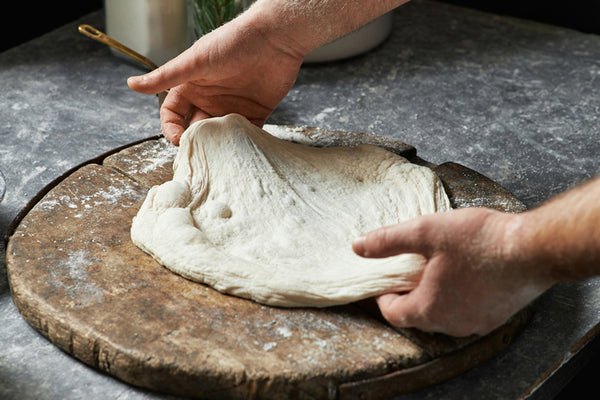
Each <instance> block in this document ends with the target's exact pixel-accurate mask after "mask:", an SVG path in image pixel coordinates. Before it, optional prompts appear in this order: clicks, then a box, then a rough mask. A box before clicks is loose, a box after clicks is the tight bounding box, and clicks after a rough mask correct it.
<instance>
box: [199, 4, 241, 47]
mask: <svg viewBox="0 0 600 400" xmlns="http://www.w3.org/2000/svg"><path fill="white" fill-rule="evenodd" d="M242 3H243V2H240V1H236V0H190V8H191V9H190V12H191V19H192V23H193V27H194V34H195V35H196V39H197V38H199V37H200V36H202V35H205V34H207V33H209V32H210V31H212V30H214V29H216V28H218V27H219V26H221V25H223V24H225V23H226V22H228V21H230V20H232V19H233V18H235V17H236V16H237V15H238V14H239V13H240V12H242V11H243V5H242Z"/></svg>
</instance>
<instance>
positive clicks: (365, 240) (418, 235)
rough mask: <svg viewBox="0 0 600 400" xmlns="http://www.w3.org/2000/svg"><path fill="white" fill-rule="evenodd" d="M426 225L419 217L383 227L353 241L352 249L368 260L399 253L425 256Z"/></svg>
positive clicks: (426, 245)
mask: <svg viewBox="0 0 600 400" xmlns="http://www.w3.org/2000/svg"><path fill="white" fill-rule="evenodd" d="M427 234H428V232H427V225H426V219H425V218H424V217H419V218H416V219H413V220H410V221H408V222H404V223H401V224H397V225H390V226H385V227H383V228H379V229H376V230H374V231H371V232H369V233H366V234H364V235H361V236H359V237H357V238H356V239H354V241H353V242H352V249H353V250H354V252H355V253H356V254H358V255H359V256H362V257H368V258H383V257H390V256H395V255H398V254H401V253H419V254H423V255H427V249H428V247H429V246H428V240H427Z"/></svg>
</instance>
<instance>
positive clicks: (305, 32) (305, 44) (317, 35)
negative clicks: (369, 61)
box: [243, 0, 409, 54]
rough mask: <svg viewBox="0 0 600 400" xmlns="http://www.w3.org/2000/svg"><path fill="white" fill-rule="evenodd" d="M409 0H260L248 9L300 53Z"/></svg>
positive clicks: (341, 34) (250, 14)
mask: <svg viewBox="0 0 600 400" xmlns="http://www.w3.org/2000/svg"><path fill="white" fill-rule="evenodd" d="M408 1H409V0H258V1H257V2H256V3H254V4H253V6H252V7H251V8H250V9H249V10H248V11H247V12H246V13H245V14H246V15H244V16H243V17H244V18H253V19H254V20H255V21H256V22H257V23H258V24H259V25H261V26H263V27H264V28H265V29H271V30H272V32H275V33H276V34H277V35H280V36H282V37H284V38H286V39H287V41H288V42H289V43H290V45H291V46H293V47H294V48H295V49H296V51H297V52H298V53H300V54H306V53H308V52H309V51H311V50H313V49H315V48H317V47H319V46H321V45H323V44H325V43H328V42H330V41H332V40H334V39H336V38H338V37H341V36H343V35H345V34H347V33H350V32H352V31H353V30H355V29H357V28H359V27H361V26H363V25H365V24H366V23H368V22H369V21H372V20H373V19H375V18H377V17H379V16H381V15H383V14H385V13H386V12H388V11H391V10H392V9H394V8H396V7H398V6H400V5H402V4H404V3H406V2H408Z"/></svg>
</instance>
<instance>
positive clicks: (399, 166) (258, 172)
mask: <svg viewBox="0 0 600 400" xmlns="http://www.w3.org/2000/svg"><path fill="white" fill-rule="evenodd" d="M450 208H451V207H450V203H449V201H448V198H447V196H446V194H445V192H444V189H443V186H442V184H441V182H440V180H439V178H437V176H436V175H435V174H434V173H433V172H432V171H431V170H430V169H428V168H425V167H420V166H417V165H415V164H412V163H409V162H408V161H407V160H406V159H404V158H402V157H400V156H397V155H395V154H393V153H391V152H388V151H386V150H383V149H381V148H379V147H375V146H370V145H361V146H358V147H352V148H350V147H335V148H316V147H310V146H307V145H302V144H296V143H292V142H288V141H285V140H281V139H278V138H276V137H274V136H272V135H270V134H268V133H267V132H265V131H263V130H262V129H260V128H258V127H256V126H254V125H252V124H251V123H250V122H248V120H246V119H245V118H244V117H242V116H239V115H236V114H231V115H228V116H225V117H221V118H213V119H209V120H204V121H201V122H198V123H196V124H194V125H193V126H191V127H190V128H189V129H188V130H187V131H186V132H185V133H184V135H183V137H182V139H181V142H180V148H179V151H178V154H177V156H176V158H175V163H174V176H173V180H172V181H169V182H166V183H164V184H163V185H160V186H156V187H154V188H152V189H151V190H150V192H149V193H148V196H147V198H146V200H145V201H144V204H143V205H142V207H141V209H140V211H139V213H138V215H137V216H136V217H135V218H134V220H133V224H132V228H131V237H132V240H133V241H134V243H135V244H136V245H137V246H139V247H140V248H141V249H143V250H144V251H146V252H148V253H149V254H151V255H152V256H153V257H154V258H155V259H156V260H158V262H160V263H161V264H163V265H164V266H166V267H167V268H169V269H170V270H172V271H174V272H176V273H178V274H180V275H182V276H184V277H186V278H189V279H191V280H194V281H199V282H203V283H206V284H208V285H210V286H212V287H213V288H215V289H217V290H219V291H221V292H225V293H230V294H233V295H236V296H240V297H245V298H249V299H253V300H255V301H257V302H260V303H264V304H270V305H277V306H287V307H292V306H316V307H324V306H330V305H336V304H344V303H349V302H352V301H356V300H359V299H363V298H367V297H371V296H374V295H377V294H381V293H385V292H391V291H404V290H409V289H412V288H414V287H415V285H416V283H417V282H418V280H419V278H420V273H421V271H422V268H423V259H422V257H421V256H418V255H414V254H404V255H400V256H396V257H391V258H387V259H364V258H361V257H359V256H357V255H356V254H354V252H353V251H352V247H351V242H352V239H354V238H355V237H356V236H358V235H359V234H361V233H364V232H367V231H370V230H373V229H376V228H378V227H381V226H385V225H391V224H396V223H398V222H401V221H404V220H407V219H409V218H413V217H415V216H418V215H420V214H427V213H434V212H443V211H447V210H449V209H450Z"/></svg>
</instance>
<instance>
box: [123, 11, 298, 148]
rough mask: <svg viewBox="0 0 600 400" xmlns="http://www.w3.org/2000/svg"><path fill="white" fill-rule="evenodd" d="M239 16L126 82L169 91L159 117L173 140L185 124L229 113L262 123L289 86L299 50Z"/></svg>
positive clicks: (147, 90)
mask: <svg viewBox="0 0 600 400" xmlns="http://www.w3.org/2000/svg"><path fill="white" fill-rule="evenodd" d="M242 17H244V14H242V16H241V17H238V18H237V19H235V20H233V21H231V22H229V23H227V24H225V25H223V26H221V27H220V28H218V29H216V30H214V31H212V32H211V33H209V34H207V35H204V36H202V37H201V38H200V39H199V40H198V41H196V43H194V45H192V46H191V47H190V48H189V49H187V50H186V51H184V52H183V53H181V54H180V55H179V56H177V57H176V58H174V59H173V60H171V61H169V62H168V63H166V64H164V65H162V66H160V67H159V68H157V69H156V70H154V71H152V72H150V73H148V74H145V75H142V76H135V77H131V78H129V80H128V81H127V83H128V85H129V87H130V88H131V89H133V90H135V91H137V92H140V93H145V94H156V93H159V92H162V91H164V90H166V89H170V91H169V94H168V95H167V97H166V99H165V101H164V103H163V105H162V107H161V110H160V119H161V127H162V130H163V133H164V135H165V137H166V138H167V139H168V140H170V141H171V142H172V143H173V144H175V145H178V144H179V139H180V137H181V135H182V134H183V132H184V131H185V129H186V128H187V125H188V123H190V124H191V123H193V122H195V121H198V120H202V119H205V118H210V117H216V116H223V115H226V114H229V113H238V114H241V115H243V116H245V117H246V118H248V120H250V122H252V123H254V124H255V125H257V126H261V127H262V125H263V124H264V123H265V121H266V119H267V117H268V116H269V115H270V114H271V113H272V112H273V110H274V109H275V107H276V106H277V105H278V104H279V102H280V101H281V100H283V98H284V97H285V96H286V94H287V93H288V92H289V90H290V89H291V88H292V86H293V84H294V81H295V79H296V76H297V74H298V71H299V69H300V65H301V64H302V60H303V57H304V54H303V53H302V52H301V51H298V50H295V49H294V48H293V42H292V41H289V44H286V43H284V40H283V39H282V38H281V37H279V36H278V35H277V33H276V32H275V31H268V30H265V29H260V28H259V26H260V24H258V23H254V24H253V23H252V21H249V22H248V21H246V20H247V19H248V18H242ZM188 118H189V119H188Z"/></svg>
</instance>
